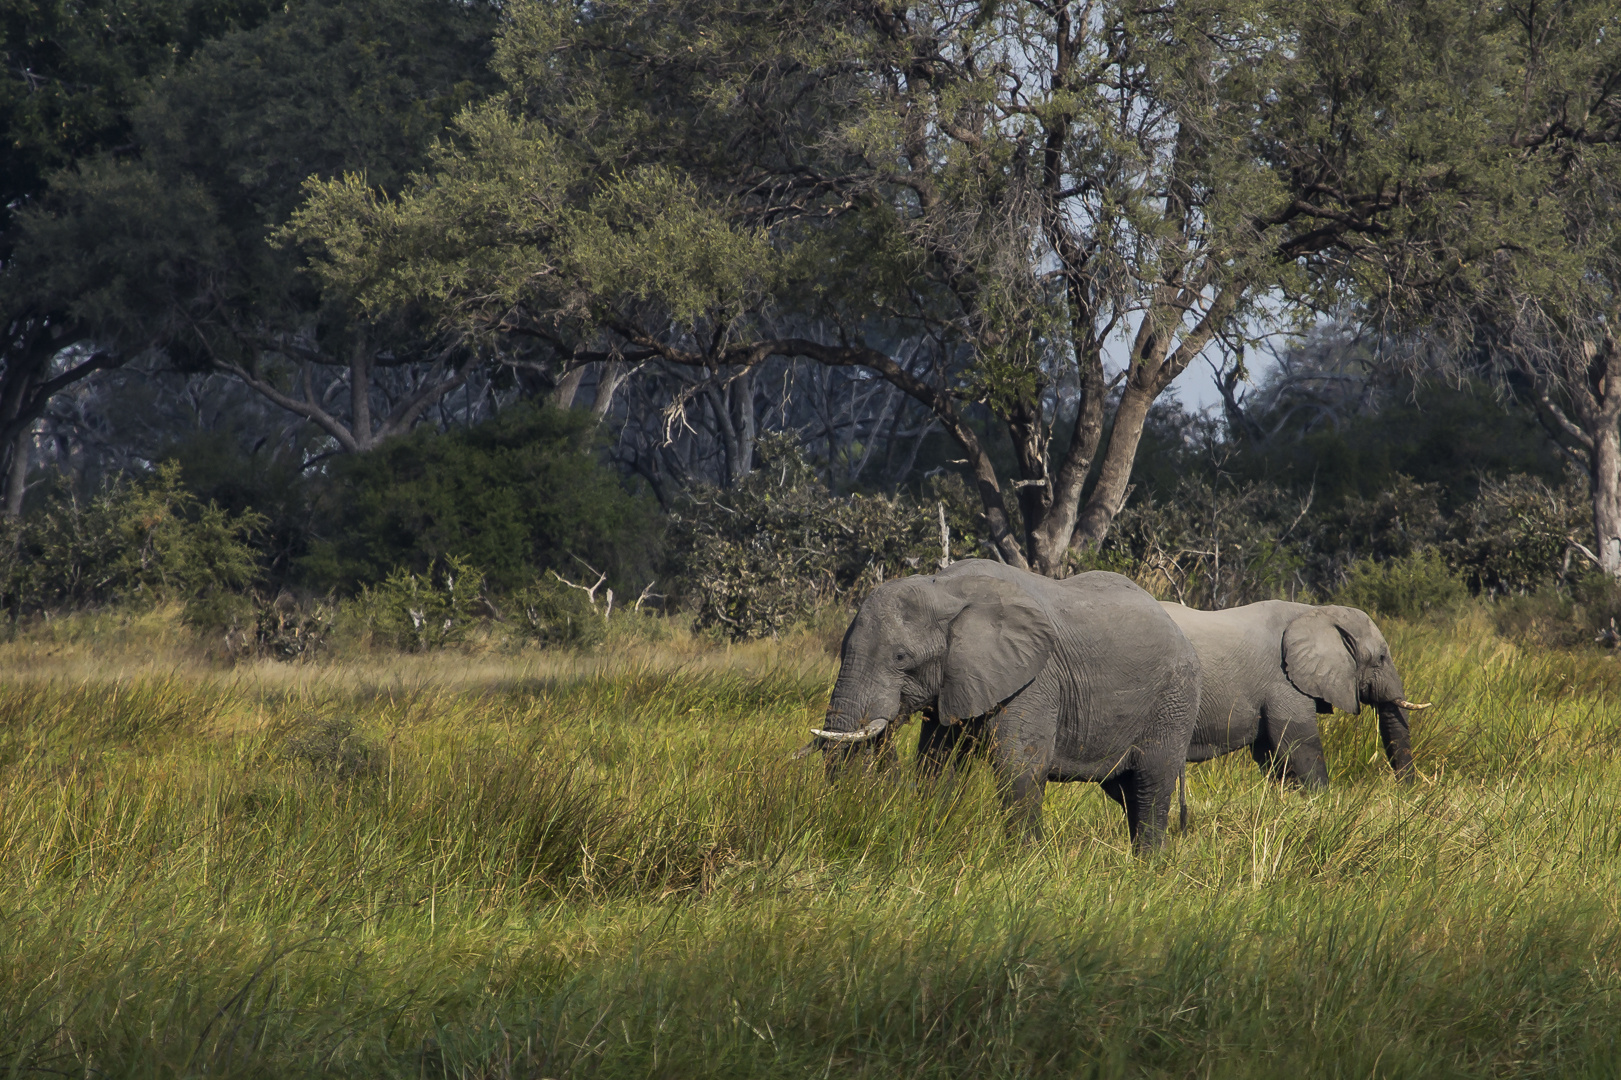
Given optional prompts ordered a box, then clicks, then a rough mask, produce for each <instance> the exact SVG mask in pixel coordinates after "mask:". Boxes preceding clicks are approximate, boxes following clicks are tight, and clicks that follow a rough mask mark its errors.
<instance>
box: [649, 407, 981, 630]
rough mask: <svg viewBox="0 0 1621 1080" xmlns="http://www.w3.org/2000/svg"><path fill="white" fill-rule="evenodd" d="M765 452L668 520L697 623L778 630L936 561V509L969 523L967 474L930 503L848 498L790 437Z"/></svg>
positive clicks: (956, 524) (770, 440)
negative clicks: (734, 478)
mask: <svg viewBox="0 0 1621 1080" xmlns="http://www.w3.org/2000/svg"><path fill="white" fill-rule="evenodd" d="M757 454H758V467H757V468H756V470H755V471H754V472H753V473H751V474H750V475H749V476H747V477H746V478H744V480H743V481H742V483H740V484H738V485H737V486H736V487H734V488H731V489H729V490H725V491H720V490H715V489H710V488H705V489H701V490H699V491H697V492H695V493H694V494H693V495H692V496H691V497H690V498H689V499H688V500H687V502H686V503H685V505H683V506H682V507H680V508H679V509H678V510H677V511H676V512H675V514H673V515H672V517H671V526H670V540H669V543H670V549H671V555H672V559H673V561H674V563H675V566H676V570H677V574H678V577H679V581H680V585H681V588H682V590H683V593H684V595H685V599H686V600H687V602H689V603H690V604H691V605H692V606H693V607H694V609H695V624H696V625H697V626H699V627H716V628H719V629H721V630H722V631H723V632H724V633H725V634H726V635H727V636H728V637H731V638H734V639H746V638H757V637H766V636H775V635H777V634H779V633H781V632H782V631H784V630H786V629H787V628H789V627H790V626H792V625H794V624H795V623H798V622H802V621H803V620H804V619H806V618H807V617H808V616H809V615H810V614H811V612H813V611H814V610H815V609H816V608H817V607H818V606H820V605H822V604H825V603H827V602H829V601H831V600H836V599H845V598H855V597H859V596H860V595H861V594H863V593H864V592H865V591H866V590H867V589H870V588H871V587H872V586H874V585H876V584H878V583H879V582H881V581H883V580H884V579H885V578H886V577H894V576H896V575H898V574H907V573H912V572H916V571H927V570H929V569H932V568H933V567H935V566H937V565H938V564H939V563H938V560H939V559H940V557H941V545H940V515H941V514H942V513H946V515H947V522H948V524H952V536H953V537H954V538H960V537H962V536H963V531H962V530H963V526H964V524H965V522H966V521H968V520H971V519H970V518H969V517H968V514H967V511H965V510H964V509H963V507H964V504H965V503H966V492H965V491H963V490H961V488H960V484H961V481H960V480H959V481H956V483H957V485H958V487H957V488H956V489H953V488H952V487H950V486H945V485H935V486H934V488H933V489H932V494H933V495H934V496H935V497H934V498H932V499H930V500H927V501H922V502H920V501H918V500H915V499H912V498H910V497H908V496H906V495H898V496H895V497H893V498H890V497H886V496H883V495H850V496H844V497H841V496H836V495H834V494H833V493H832V492H831V491H829V490H828V487H827V485H826V484H825V483H823V482H822V480H821V478H820V477H819V476H817V475H816V473H815V471H814V470H813V469H812V468H811V467H810V465H809V464H808V463H807V462H806V461H805V459H804V457H803V456H802V455H801V454H800V451H799V448H798V446H797V444H796V443H795V442H794V440H793V439H792V438H791V437H789V436H768V437H764V438H762V439H761V440H760V442H759V444H758V450H757ZM948 500H949V501H950V502H951V504H952V509H950V510H949V511H948V510H947V509H946V503H947V501H948ZM976 547H977V544H976V543H975V542H974V541H972V540H970V541H968V542H967V543H963V542H962V541H961V540H960V539H954V541H953V547H952V553H953V555H954V556H955V557H958V558H961V557H963V556H964V555H967V554H969V553H971V552H972V551H974V550H975V548H976Z"/></svg>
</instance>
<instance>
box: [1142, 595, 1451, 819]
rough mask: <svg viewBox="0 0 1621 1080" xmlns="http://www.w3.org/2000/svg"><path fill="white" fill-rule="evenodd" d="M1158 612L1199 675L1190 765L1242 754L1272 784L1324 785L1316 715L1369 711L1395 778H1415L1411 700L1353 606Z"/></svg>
mask: <svg viewBox="0 0 1621 1080" xmlns="http://www.w3.org/2000/svg"><path fill="white" fill-rule="evenodd" d="M1163 606H1164V608H1165V610H1166V612H1167V613H1169V615H1170V616H1171V618H1172V619H1174V620H1175V621H1176V624H1177V626H1179V627H1181V628H1182V632H1183V633H1184V634H1185V635H1187V638H1188V640H1189V641H1191V642H1192V643H1193V647H1194V649H1195V650H1196V651H1197V652H1198V654H1199V662H1200V666H1201V668H1202V669H1203V676H1204V678H1203V686H1202V691H1201V696H1200V699H1199V720H1198V723H1197V724H1196V725H1195V726H1194V730H1193V737H1192V739H1191V740H1189V745H1188V760H1189V761H1206V760H1209V759H1210V758H1216V757H1220V756H1221V755H1223V754H1228V753H1232V752H1233V751H1235V750H1240V749H1244V748H1246V747H1247V748H1248V749H1249V751H1250V753H1251V754H1252V755H1254V757H1255V761H1256V762H1257V764H1259V765H1260V766H1261V768H1262V769H1264V770H1266V771H1267V772H1268V773H1269V774H1270V775H1272V776H1273V777H1275V778H1277V779H1279V780H1282V781H1284V782H1286V783H1291V784H1302V785H1305V786H1307V787H1314V788H1315V787H1322V786H1324V785H1326V784H1327V783H1328V763H1327V761H1326V760H1325V758H1324V756H1323V741H1322V737H1321V735H1320V733H1319V731H1318V728H1317V717H1318V714H1320V713H1327V712H1330V711H1331V710H1332V709H1340V710H1342V711H1344V712H1349V713H1355V712H1359V711H1360V710H1361V708H1362V706H1363V705H1365V704H1366V705H1372V706H1373V707H1374V709H1375V710H1376V711H1377V712H1378V714H1379V737H1380V739H1381V740H1382V741H1383V742H1384V748H1385V756H1386V757H1387V758H1388V759H1389V761H1390V767H1391V769H1392V770H1393V771H1394V772H1395V774H1396V776H1397V778H1399V779H1401V780H1404V781H1405V780H1409V779H1411V777H1412V774H1413V752H1412V742H1411V735H1410V730H1409V726H1408V716H1407V713H1408V710H1409V709H1423V708H1428V707H1429V706H1428V705H1427V704H1423V705H1421V704H1416V703H1414V702H1411V701H1408V700H1407V698H1406V691H1405V689H1404V688H1403V687H1402V679H1401V675H1400V674H1399V673H1398V672H1397V671H1396V665H1395V662H1394V661H1393V660H1392V659H1391V657H1390V646H1389V644H1387V643H1386V641H1385V638H1384V635H1383V634H1381V633H1380V632H1379V628H1378V627H1377V626H1375V625H1374V623H1373V620H1372V619H1370V618H1368V616H1367V614H1366V613H1364V612H1362V611H1359V610H1358V609H1356V608H1350V607H1337V606H1322V607H1316V606H1313V605H1310V604H1296V603H1290V602H1289V601H1286V600H1266V601H1262V602H1261V603H1258V604H1248V605H1245V606H1244V607H1237V608H1228V609H1226V610H1225V611H1199V610H1197V609H1195V608H1189V607H1183V606H1182V605H1181V604H1172V603H1165V604H1164V605H1163Z"/></svg>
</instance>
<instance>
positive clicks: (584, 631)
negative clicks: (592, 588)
mask: <svg viewBox="0 0 1621 1080" xmlns="http://www.w3.org/2000/svg"><path fill="white" fill-rule="evenodd" d="M506 605H507V607H508V608H509V609H510V612H511V614H510V618H511V621H512V623H513V625H514V626H515V627H516V629H517V631H518V633H519V634H520V635H522V636H523V637H525V638H527V639H529V640H531V641H535V642H538V643H539V644H542V645H570V646H576V647H580V646H589V645H595V644H597V643H598V642H600V641H601V640H602V639H603V637H604V636H605V634H606V631H607V621H608V620H607V615H606V613H605V612H604V611H599V610H598V609H597V608H596V607H595V606H594V605H593V604H592V602H591V599H590V598H589V597H587V596H586V594H585V591H584V590H582V589H574V588H570V587H569V586H567V585H565V584H563V582H561V581H559V580H557V579H556V578H555V577H551V578H537V579H535V580H534V581H532V582H530V583H529V584H528V585H526V586H524V587H523V588H522V589H519V590H518V591H516V592H514V593H512V594H511V595H509V596H508V597H507V601H506Z"/></svg>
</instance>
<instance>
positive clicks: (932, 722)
mask: <svg viewBox="0 0 1621 1080" xmlns="http://www.w3.org/2000/svg"><path fill="white" fill-rule="evenodd" d="M966 741H967V740H965V739H964V738H963V725H961V724H950V725H947V724H942V723H940V721H938V720H936V719H935V718H934V715H933V714H932V713H926V714H925V715H924V717H923V725H922V729H921V730H920V731H919V732H918V733H917V762H916V768H917V776H918V779H919V780H934V779H938V778H939V777H941V776H944V775H947V774H948V773H951V772H955V771H956V768H957V759H958V757H960V756H961V751H962V750H963V748H964V744H965V742H966Z"/></svg>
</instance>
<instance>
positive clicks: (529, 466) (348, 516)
mask: <svg viewBox="0 0 1621 1080" xmlns="http://www.w3.org/2000/svg"><path fill="white" fill-rule="evenodd" d="M594 424H595V421H594V420H593V419H592V417H591V416H590V414H588V413H584V412H567V411H563V410H558V409H553V408H549V407H548V408H536V407H534V406H531V405H528V404H520V405H516V406H513V407H511V408H509V409H507V410H505V411H503V412H502V413H501V414H500V415H498V416H496V417H495V418H494V419H492V420H490V421H487V422H486V423H483V424H480V425H478V426H476V427H473V428H469V429H466V430H455V431H450V432H445V433H440V432H438V431H435V430H433V429H431V428H427V427H423V428H419V429H417V431H416V432H414V433H412V434H410V435H406V436H402V437H400V438H398V439H391V440H389V441H388V442H386V443H384V444H383V445H382V446H379V447H378V448H377V449H375V450H373V451H371V452H370V453H366V454H353V455H348V456H346V457H344V458H341V459H339V460H337V461H335V462H334V463H333V465H332V470H331V475H330V476H329V478H328V480H327V481H326V484H325V489H324V490H323V491H322V492H321V494H320V496H319V497H318V500H317V504H318V507H319V514H318V517H319V519H320V520H321V521H323V522H324V523H325V535H324V536H322V537H321V538H320V539H318V540H317V541H315V542H314V543H313V544H312V545H311V553H310V555H309V556H308V557H307V558H305V559H304V560H303V562H302V563H301V566H302V568H303V572H304V574H305V578H306V580H307V582H308V583H309V584H310V585H312V586H314V587H315V588H317V589H319V590H322V591H325V590H328V589H335V590H338V591H340V592H352V591H354V590H356V589H357V588H358V586H360V585H370V584H374V583H376V582H379V581H381V580H383V579H384V578H385V577H387V576H388V575H389V574H390V573H392V572H394V571H395V570H396V569H397V568H401V567H403V568H404V569H405V570H407V571H409V572H411V573H414V574H417V575H419V576H420V575H425V574H428V573H429V571H430V569H431V568H432V567H433V566H435V565H438V564H439V563H440V562H441V561H442V560H443V559H445V558H446V557H447V556H450V555H457V556H461V557H464V558H467V559H469V560H471V561H472V563H473V564H475V565H477V566H478V567H480V568H481V569H482V570H483V571H484V573H485V575H486V576H487V577H488V579H489V582H490V584H491V585H492V586H493V587H494V588H497V589H500V590H509V589H515V588H519V587H521V586H523V585H524V584H525V583H526V582H528V581H529V580H530V579H532V578H533V577H534V576H535V575H536V574H538V573H540V572H542V571H544V570H545V569H546V568H548V567H556V568H558V569H565V568H566V567H568V566H570V565H572V561H573V559H572V557H573V556H576V555H577V556H579V557H581V558H584V559H586V560H588V561H589V562H591V563H593V564H594V565H597V566H601V567H603V568H604V569H605V570H607V571H608V574H609V577H610V578H611V579H612V580H613V581H614V582H615V583H616V584H619V585H620V587H621V591H623V589H625V588H628V587H630V586H631V583H632V582H634V583H635V584H638V585H639V584H641V583H642V582H644V581H645V580H646V579H647V578H648V577H651V576H652V574H651V569H650V568H651V566H652V565H653V559H654V557H655V555H656V550H657V546H658V545H657V543H656V540H657V530H656V528H655V521H654V516H653V511H652V508H651V507H650V506H649V505H648V504H647V502H646V500H644V499H642V498H640V497H638V496H634V495H632V494H631V493H630V492H628V491H626V490H625V488H624V487H623V486H622V485H621V483H620V481H619V477H618V476H617V475H616V474H615V473H614V472H613V470H612V469H610V468H608V467H606V466H604V465H603V464H601V463H600V462H599V461H598V460H597V457H596V454H595V452H594V447H593V434H594V432H595V427H594Z"/></svg>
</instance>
